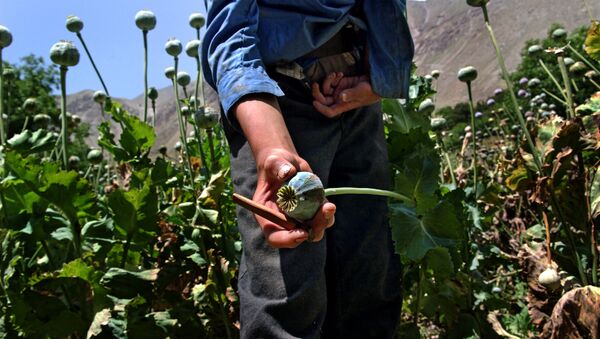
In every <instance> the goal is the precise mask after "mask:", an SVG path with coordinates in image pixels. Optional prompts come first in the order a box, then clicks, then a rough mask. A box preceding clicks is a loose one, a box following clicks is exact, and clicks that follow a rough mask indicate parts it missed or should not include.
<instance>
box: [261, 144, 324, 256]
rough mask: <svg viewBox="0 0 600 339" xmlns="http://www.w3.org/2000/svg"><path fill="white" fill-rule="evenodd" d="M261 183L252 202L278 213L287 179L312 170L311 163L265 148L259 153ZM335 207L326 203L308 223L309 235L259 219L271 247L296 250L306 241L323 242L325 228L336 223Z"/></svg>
mask: <svg viewBox="0 0 600 339" xmlns="http://www.w3.org/2000/svg"><path fill="white" fill-rule="evenodd" d="M257 168H258V181H257V184H256V191H255V193H254V196H253V200H254V201H256V202H258V203H261V204H263V205H264V206H266V207H268V208H271V209H274V210H278V209H279V208H278V206H277V203H276V200H277V190H279V188H280V187H281V186H282V185H283V184H284V183H285V181H286V180H288V179H289V178H291V177H292V176H294V175H295V174H296V172H297V171H298V170H300V171H311V169H310V166H309V165H308V163H307V162H306V161H305V160H304V159H302V158H301V157H299V156H298V155H297V154H295V153H294V152H290V151H288V150H285V149H281V148H269V149H264V150H262V151H261V152H259V154H257ZM334 214H335V205H334V204H332V203H330V202H326V203H325V204H323V206H321V209H320V210H319V211H318V212H317V214H316V215H315V217H314V218H313V219H312V220H311V221H309V222H307V224H308V225H309V226H310V232H307V231H306V230H304V229H301V228H297V229H293V230H288V229H286V228H283V227H282V226H279V225H277V224H275V223H273V222H271V221H268V220H267V219H265V218H263V217H260V216H258V215H257V216H256V220H257V221H258V223H259V225H260V227H261V228H262V230H263V233H264V235H265V239H266V240H267V242H268V243H269V245H271V246H273V247H276V248H294V247H296V246H298V245H299V244H301V243H302V242H304V241H307V240H308V241H315V242H316V241H320V240H321V239H322V238H323V236H324V234H325V229H326V228H328V227H331V226H332V225H333V223H334V220H335V218H334Z"/></svg>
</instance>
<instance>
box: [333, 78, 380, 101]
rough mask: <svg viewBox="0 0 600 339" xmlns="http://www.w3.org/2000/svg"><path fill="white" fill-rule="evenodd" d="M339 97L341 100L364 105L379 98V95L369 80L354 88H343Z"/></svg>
mask: <svg viewBox="0 0 600 339" xmlns="http://www.w3.org/2000/svg"><path fill="white" fill-rule="evenodd" d="M339 98H340V101H341V102H359V103H361V104H362V105H369V104H372V103H374V102H376V101H377V100H379V95H377V94H376V93H374V92H373V89H372V88H371V85H370V84H369V83H368V82H360V83H358V84H357V85H356V86H354V87H352V88H348V89H345V90H343V91H342V92H341V93H340V94H339Z"/></svg>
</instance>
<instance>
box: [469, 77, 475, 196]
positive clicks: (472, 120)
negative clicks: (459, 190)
mask: <svg viewBox="0 0 600 339" xmlns="http://www.w3.org/2000/svg"><path fill="white" fill-rule="evenodd" d="M467 91H468V92H469V111H470V113H471V145H472V146H473V196H474V197H475V202H477V145H476V143H475V135H476V132H477V131H476V130H475V112H474V109H473V92H472V90H471V82H470V81H468V82H467Z"/></svg>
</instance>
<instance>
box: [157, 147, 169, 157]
mask: <svg viewBox="0 0 600 339" xmlns="http://www.w3.org/2000/svg"><path fill="white" fill-rule="evenodd" d="M158 152H159V153H160V154H162V155H167V146H165V145H160V148H159V149H158Z"/></svg>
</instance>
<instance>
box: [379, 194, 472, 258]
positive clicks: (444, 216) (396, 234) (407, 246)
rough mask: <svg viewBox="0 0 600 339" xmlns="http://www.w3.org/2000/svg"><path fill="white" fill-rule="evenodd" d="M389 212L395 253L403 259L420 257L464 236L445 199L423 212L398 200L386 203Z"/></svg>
mask: <svg viewBox="0 0 600 339" xmlns="http://www.w3.org/2000/svg"><path fill="white" fill-rule="evenodd" d="M390 212H391V217H390V221H391V222H390V224H391V227H392V237H393V239H394V242H395V248H396V253H398V254H400V256H401V258H402V259H403V261H405V262H406V261H407V262H418V261H421V260H422V259H423V257H424V256H425V254H426V253H427V252H428V251H429V250H431V249H434V248H437V247H440V246H446V247H448V246H454V245H455V244H456V243H457V242H459V241H461V240H463V238H464V229H463V225H462V223H461V222H460V221H459V219H458V218H457V215H456V213H455V207H454V206H453V205H452V204H451V203H450V202H448V201H446V200H444V201H441V202H440V203H438V204H437V205H436V206H435V207H434V208H433V209H431V210H430V211H428V212H427V213H426V214H425V215H418V214H417V213H416V211H415V209H414V208H408V207H406V206H403V205H400V204H390Z"/></svg>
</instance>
